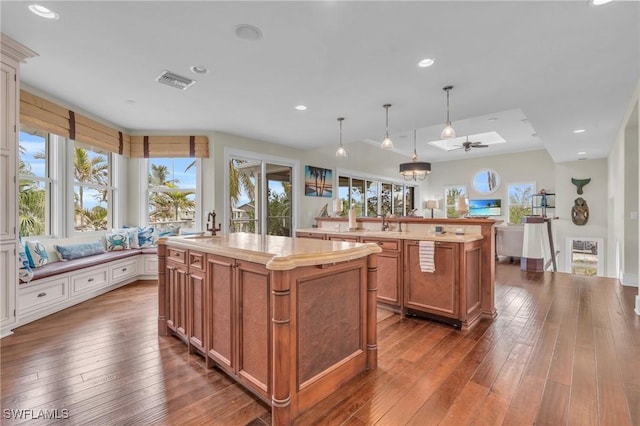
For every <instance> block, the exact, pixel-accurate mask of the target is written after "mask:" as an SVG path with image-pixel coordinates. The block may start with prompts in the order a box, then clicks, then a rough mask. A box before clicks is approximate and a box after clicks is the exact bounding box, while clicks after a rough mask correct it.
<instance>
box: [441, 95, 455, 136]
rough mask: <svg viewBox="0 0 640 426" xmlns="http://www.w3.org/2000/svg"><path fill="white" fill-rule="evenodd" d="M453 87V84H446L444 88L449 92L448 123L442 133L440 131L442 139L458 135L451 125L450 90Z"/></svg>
mask: <svg viewBox="0 0 640 426" xmlns="http://www.w3.org/2000/svg"><path fill="white" fill-rule="evenodd" d="M451 89H453V86H445V87H443V88H442V90H444V91H445V92H447V124H446V126H444V129H442V133H440V139H453V138H455V137H456V131H455V130H453V126H452V125H451V120H450V119H449V92H450V91H451Z"/></svg>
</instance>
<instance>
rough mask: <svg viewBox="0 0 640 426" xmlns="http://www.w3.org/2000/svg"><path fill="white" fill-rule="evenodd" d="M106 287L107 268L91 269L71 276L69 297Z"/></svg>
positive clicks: (107, 278)
mask: <svg viewBox="0 0 640 426" xmlns="http://www.w3.org/2000/svg"><path fill="white" fill-rule="evenodd" d="M108 285H109V271H108V268H107V267H106V266H104V267H98V268H93V269H91V270H89V271H83V272H81V273H78V274H74V275H72V276H71V296H75V295H77V294H82V293H86V292H88V291H92V290H98V289H101V288H103V287H107V286H108Z"/></svg>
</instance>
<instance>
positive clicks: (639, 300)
mask: <svg viewBox="0 0 640 426" xmlns="http://www.w3.org/2000/svg"><path fill="white" fill-rule="evenodd" d="M635 311H636V315H638V316H640V294H639V295H637V296H636V309H635Z"/></svg>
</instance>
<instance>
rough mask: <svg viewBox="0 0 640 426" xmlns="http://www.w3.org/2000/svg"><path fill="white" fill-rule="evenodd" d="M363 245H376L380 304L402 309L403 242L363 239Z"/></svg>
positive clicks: (397, 309) (398, 309) (384, 239)
mask: <svg viewBox="0 0 640 426" xmlns="http://www.w3.org/2000/svg"><path fill="white" fill-rule="evenodd" d="M362 242H363V243H376V244H378V245H379V246H380V248H382V252H381V253H378V291H377V298H378V303H381V304H383V305H385V306H389V307H391V308H393V309H394V310H396V311H400V310H401V307H402V293H403V287H404V284H403V283H404V280H403V277H402V267H403V264H402V241H401V240H394V239H386V238H367V237H365V238H362Z"/></svg>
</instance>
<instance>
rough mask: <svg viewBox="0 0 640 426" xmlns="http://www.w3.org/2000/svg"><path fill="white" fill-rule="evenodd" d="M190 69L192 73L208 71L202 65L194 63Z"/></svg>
mask: <svg viewBox="0 0 640 426" xmlns="http://www.w3.org/2000/svg"><path fill="white" fill-rule="evenodd" d="M190 70H191V72H192V73H194V74H206V73H208V72H209V70H208V69H207V68H206V67H203V66H202V65H194V66H192V67H191V68H190Z"/></svg>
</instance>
